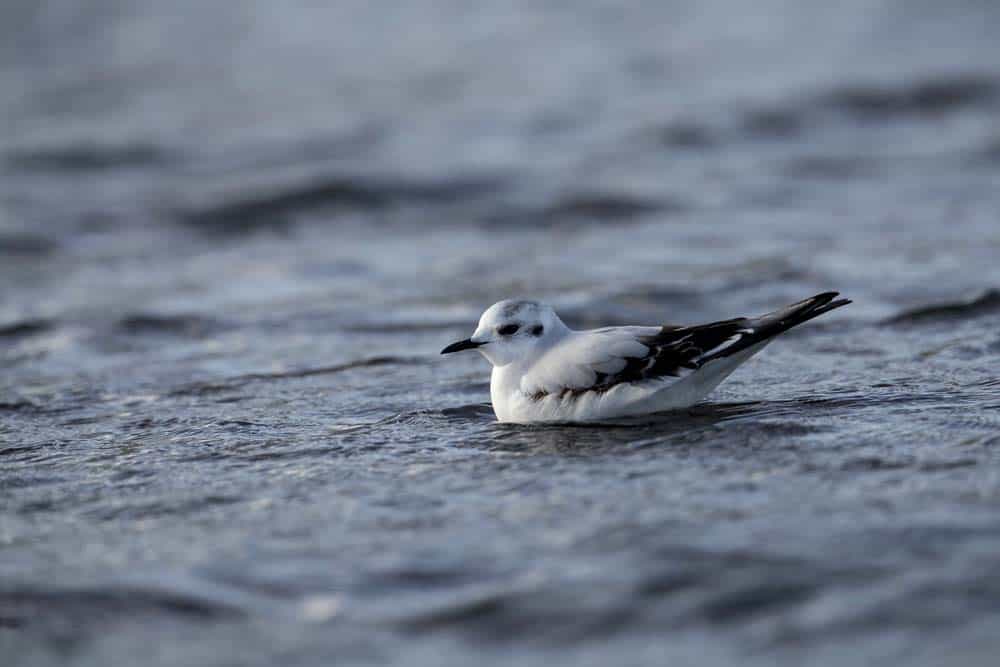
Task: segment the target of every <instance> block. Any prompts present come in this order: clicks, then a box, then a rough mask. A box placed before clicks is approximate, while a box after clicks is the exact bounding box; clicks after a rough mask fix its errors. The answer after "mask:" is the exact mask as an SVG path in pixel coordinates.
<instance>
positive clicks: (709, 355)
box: [521, 292, 850, 398]
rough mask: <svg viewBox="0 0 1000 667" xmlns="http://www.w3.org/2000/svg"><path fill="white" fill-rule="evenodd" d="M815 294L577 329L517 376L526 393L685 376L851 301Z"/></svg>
mask: <svg viewBox="0 0 1000 667" xmlns="http://www.w3.org/2000/svg"><path fill="white" fill-rule="evenodd" d="M836 296H837V293H836V292H826V293H824V294H818V295H816V296H814V297H811V298H809V299H805V300H804V301H799V302H798V303H794V304H792V305H790V306H786V307H785V308H781V309H779V310H776V311H774V312H773V313H768V314H767V315H763V316H761V317H757V318H753V319H748V318H745V317H738V318H735V319H731V320H723V321H720V322H712V323H710V324H700V325H695V326H687V327H677V326H663V327H612V328H608V329H595V330H593V331H580V332H575V333H573V334H571V335H570V337H569V338H567V339H565V340H563V341H561V342H560V343H559V344H558V345H556V346H555V347H553V348H552V349H550V350H549V351H548V352H547V353H546V354H544V355H543V356H542V357H541V358H540V359H539V360H538V361H537V362H536V363H535V364H534V365H533V366H532V368H531V369H530V371H529V372H527V373H525V375H524V377H523V378H522V379H521V391H522V392H524V393H525V394H527V395H528V396H534V397H539V398H541V397H544V396H547V395H552V394H557V395H563V394H566V393H581V392H586V391H607V390H609V389H611V388H613V387H615V386H617V385H620V384H623V383H634V382H642V381H645V380H656V379H666V378H671V377H674V378H679V377H683V376H685V375H687V374H689V373H691V372H693V371H695V370H697V369H699V368H701V367H702V366H704V365H705V364H707V363H709V362H711V361H714V360H716V359H722V358H725V357H728V356H731V355H733V354H736V353H738V352H741V351H743V350H745V349H747V348H749V347H752V346H754V345H756V344H758V343H761V342H764V341H766V340H768V339H770V338H772V337H774V336H776V335H778V334H780V333H782V332H783V331H787V330H788V329H790V328H791V327H793V326H795V325H797V324H801V323H802V322H805V321H807V320H811V319H812V318H814V317H816V316H818V315H822V314H823V313H826V312H829V311H831V310H833V309H834V308H839V307H840V306H843V305H846V304H848V303H850V301H848V300H847V299H839V300H836V301H835V300H834V298H835V297H836Z"/></svg>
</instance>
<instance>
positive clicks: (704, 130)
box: [655, 122, 720, 150]
mask: <svg viewBox="0 0 1000 667" xmlns="http://www.w3.org/2000/svg"><path fill="white" fill-rule="evenodd" d="M655 134H656V136H657V137H658V139H659V142H660V143H661V144H663V145H664V146H667V147H668V148H682V149H686V150H705V149H708V148H712V147H714V146H716V145H718V144H719V143H720V137H719V136H718V134H717V132H716V131H715V130H714V129H713V128H711V127H709V126H707V125H703V124H700V123H692V122H677V123H671V124H670V125H667V126H666V127H664V128H662V129H660V130H658V131H656V133H655Z"/></svg>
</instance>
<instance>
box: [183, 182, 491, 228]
mask: <svg viewBox="0 0 1000 667" xmlns="http://www.w3.org/2000/svg"><path fill="white" fill-rule="evenodd" d="M502 187H503V186H502V183H501V182H500V181H499V180H497V179H491V178H465V179H460V178H455V179H452V180H441V181H437V182H421V181H408V180H404V179H389V178H386V179H381V180H379V179H365V178H361V177H350V176H343V177H330V178H325V179H322V180H317V181H314V182H307V183H292V184H287V185H284V186H281V185H272V186H271V187H270V188H268V187H267V186H265V187H262V188H260V189H259V190H263V193H261V192H259V190H256V189H255V190H254V191H253V193H254V194H247V193H245V192H243V193H231V194H229V195H228V196H222V197H221V198H220V200H219V201H216V202H209V203H204V204H201V205H194V206H190V207H187V208H185V209H182V210H180V211H178V212H177V215H178V216H179V218H180V219H181V220H182V221H184V222H186V223H188V224H191V225H193V226H196V227H199V228H202V229H206V230H212V231H216V232H239V231H243V230H246V229H248V228H254V227H259V226H261V225H275V224H284V223H287V222H288V217H289V216H291V215H295V214H301V213H306V212H309V211H316V210H323V209H330V208H347V209H380V208H386V207H389V206H393V205H398V204H404V203H411V204H412V203H425V204H454V203H458V202H462V201H465V200H468V199H478V198H481V197H484V196H486V195H488V194H490V193H493V192H496V191H497V190H499V189H501V188H502Z"/></svg>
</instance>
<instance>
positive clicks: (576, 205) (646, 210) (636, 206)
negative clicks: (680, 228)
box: [485, 192, 687, 226]
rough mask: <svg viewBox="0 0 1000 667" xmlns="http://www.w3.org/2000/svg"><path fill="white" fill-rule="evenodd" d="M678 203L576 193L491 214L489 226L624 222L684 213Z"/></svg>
mask: <svg viewBox="0 0 1000 667" xmlns="http://www.w3.org/2000/svg"><path fill="white" fill-rule="evenodd" d="M686 209H687V206H685V205H683V204H681V203H680V202H677V201H669V200H665V199H656V200H654V199H648V198H643V197H637V196H633V195H628V194H622V193H610V192H609V193H590V192H583V193H576V194H571V195H568V196H566V197H564V198H562V199H559V200H557V201H555V202H553V203H551V204H549V205H545V206H540V207H536V208H532V207H519V206H509V207H505V208H501V209H499V210H496V211H494V212H492V213H490V214H488V215H487V216H486V218H485V221H486V223H487V224H489V225H502V226H507V225H521V226H525V225H558V224H567V223H579V222H588V221H591V222H621V221H628V220H632V219H633V218H638V217H640V216H644V215H649V214H652V213H668V212H680V211H683V210H686Z"/></svg>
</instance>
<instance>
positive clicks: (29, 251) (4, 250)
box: [0, 234, 59, 257]
mask: <svg viewBox="0 0 1000 667" xmlns="http://www.w3.org/2000/svg"><path fill="white" fill-rule="evenodd" d="M58 247H59V244H58V243H56V242H55V241H53V240H51V239H47V238H45V237H43V236H34V235H28V234H16V235H7V234H4V235H0V255H4V256H5V257H41V256H44V255H50V254H52V253H53V252H55V250H56V249H57V248H58Z"/></svg>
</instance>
